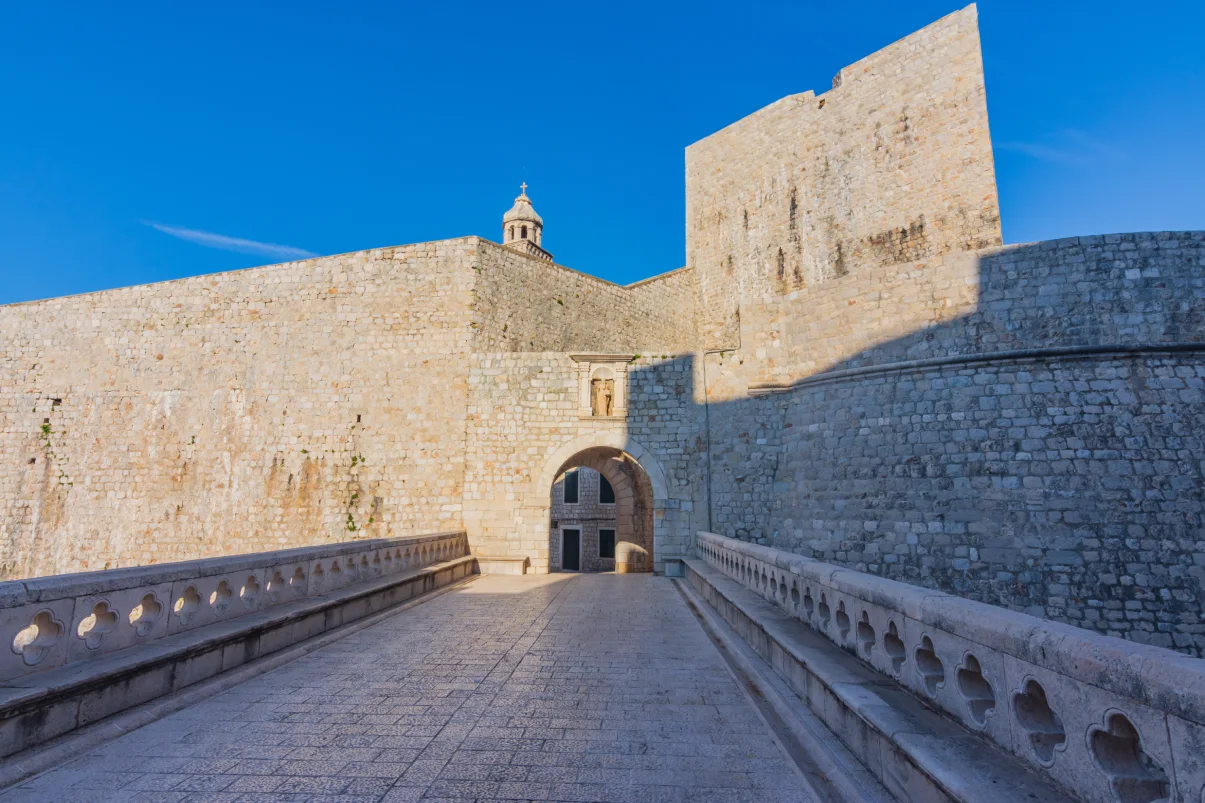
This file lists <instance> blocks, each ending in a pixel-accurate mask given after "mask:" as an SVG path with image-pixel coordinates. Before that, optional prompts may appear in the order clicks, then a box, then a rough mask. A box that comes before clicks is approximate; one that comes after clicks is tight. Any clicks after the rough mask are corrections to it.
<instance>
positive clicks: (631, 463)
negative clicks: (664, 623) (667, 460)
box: [524, 432, 669, 572]
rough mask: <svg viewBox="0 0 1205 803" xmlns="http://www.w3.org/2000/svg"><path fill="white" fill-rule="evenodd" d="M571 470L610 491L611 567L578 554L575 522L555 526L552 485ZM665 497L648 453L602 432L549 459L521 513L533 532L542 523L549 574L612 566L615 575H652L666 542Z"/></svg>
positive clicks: (658, 471)
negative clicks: (591, 474) (587, 473)
mask: <svg viewBox="0 0 1205 803" xmlns="http://www.w3.org/2000/svg"><path fill="white" fill-rule="evenodd" d="M575 468H588V469H592V470H594V471H597V472H598V473H599V474H600V475H601V476H602V477H603V478H605V479H606V481H607V482H608V483H609V484H610V486H611V488H612V490H613V491H614V497H615V503H614V504H615V517H614V518H615V521H614V552H613V555H614V557H613V563H612V562H611V560H612V559H608V558H602V559H595V558H598V557H599V556H597V555H593V554H592V555H590V556H589V557H585V556H583V555H582V554H581V549H582V546H583V542H582V540H581V537H582V532H583V531H582V529H581V526H580V523H579V522H575V521H574V520H573V519H572V518H568V519H563V520H557V521H555V522H554V521H553V519H552V517H551V511H552V496H551V495H552V490H553V485H554V483H555V482H556V481H557V479H558V478H560V477H562V476H563V475H564V474H565V473H566V472H568V471H570V470H572V469H575ZM668 497H669V494H668V485H667V483H666V481H665V473H664V471H662V469H661V465H660V464H659V463H658V462H657V460H656V458H654V457H653V455H652V454H651V453H649V451H648V450H647V449H645V448H644V447H642V446H641V445H640V444H638V443H636V442H635V441H633V440H631V439H630V438H628V437H626V436H624V435H620V434H616V433H601V432H600V433H591V434H588V435H583V436H580V437H578V438H575V439H573V440H571V441H569V442H567V443H565V444H564V445H562V446H561V447H560V448H559V449H557V450H556V451H555V452H554V453H553V454H552V455H550V456H549V457H548V459H547V460H546V461H545V463H544V466H543V468H542V470H541V471H540V473H539V474H538V475H537V476H536V477H535V479H534V481H533V483H532V485H531V486H530V488H529V489H528V492H527V498H526V499H525V500H524V507H525V508H527V511H528V515H530V516H532V517H533V518H535V524H536V526H537V527H540V522H542V531H543V532H545V533H547V534H548V552H547V554H548V556H549V559H548V563H547V565H548V569H549V570H550V571H561V570H570V571H575V570H581V569H583V568H584V569H591V568H594V569H604V570H605V569H610V568H612V566H613V567H614V569H615V571H617V572H651V571H653V570H654V568H655V566H656V561H657V559H658V557H659V555H660V551H661V547H662V545H663V543H664V540H665V538H664V536H665V532H664V530H663V528H664V526H665V522H664V516H663V515H662V511H663V509H664V508H665V506H666V500H667V499H668ZM537 509H538V512H537ZM575 524H577V525H578V526H575ZM566 539H568V548H567V549H566ZM575 539H576V541H575ZM597 544H598V541H597V540H591V541H590V546H591V548H592V549H594V548H597ZM575 548H576V549H575ZM575 551H576V553H577V554H576V556H575V555H574V552H575ZM575 557H576V560H575V559H574V558H575Z"/></svg>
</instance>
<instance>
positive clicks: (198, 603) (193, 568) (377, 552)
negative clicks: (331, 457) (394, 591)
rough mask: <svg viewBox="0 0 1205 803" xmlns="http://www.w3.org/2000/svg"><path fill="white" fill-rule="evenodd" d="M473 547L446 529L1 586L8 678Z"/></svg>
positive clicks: (3, 674)
mask: <svg viewBox="0 0 1205 803" xmlns="http://www.w3.org/2000/svg"><path fill="white" fill-rule="evenodd" d="M467 554H468V548H467V543H466V540H465V534H464V533H463V532H448V533H435V534H431V535H421V536H413V537H402V538H386V539H373V540H365V541H353V542H350V543H341V544H327V545H322V546H313V547H302V548H298V549H287V550H281V551H277V552H263V553H258V554H252V555H235V556H232V557H225V558H211V559H202V560H193V561H186V562H183V563H171V564H164V565H161V566H140V567H137V568H130V569H112V570H107V571H99V572H87V573H83V574H67V575H56V576H51V577H42V578H37V579H32V580H16V581H10V582H5V583H0V633H2V634H3V638H4V639H5V641H6V642H7V643H8V644H9V646H10V649H8V650H0V683H5V682H11V681H12V680H14V679H16V678H21V677H24V676H27V675H31V674H35V673H40V672H45V671H47V670H51V669H55V668H57V667H61V666H64V665H66V664H70V663H75V662H77V661H86V660H88V659H91V658H94V657H98V656H102V655H106V654H109V653H113V652H116V651H118V650H123V649H126V648H129V647H132V646H135V645H139V644H146V643H148V642H154V641H155V640H157V639H161V638H163V637H165V636H170V635H174V634H176V633H181V632H184V631H189V630H194V629H196V628H200V627H204V626H206V625H211V624H215V623H218V622H227V621H230V620H233V619H237V618H239V617H245V616H248V615H250V614H254V613H257V612H260V611H265V610H268V609H270V608H273V607H275V606H278V605H282V604H285V603H289V602H295V601H298V600H302V599H305V598H307V597H313V596H316V595H319V594H329V593H330V592H334V591H337V590H339V589H342V588H344V587H346V586H350V585H353V584H355V583H359V582H361V581H365V580H370V579H373V578H377V577H383V576H386V575H390V574H396V573H399V572H403V571H408V570H412V569H420V568H423V567H426V566H430V565H432V564H435V563H439V562H442V561H446V560H450V559H452V558H455V557H462V556H464V555H467Z"/></svg>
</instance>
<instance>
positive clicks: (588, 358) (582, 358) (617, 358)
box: [569, 354, 636, 363]
mask: <svg viewBox="0 0 1205 803" xmlns="http://www.w3.org/2000/svg"><path fill="white" fill-rule="evenodd" d="M569 359H571V360H573V361H574V362H589V363H601V362H631V361H632V360H634V359H636V355H635V354H570V355H569Z"/></svg>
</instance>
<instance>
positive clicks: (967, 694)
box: [954, 652, 996, 728]
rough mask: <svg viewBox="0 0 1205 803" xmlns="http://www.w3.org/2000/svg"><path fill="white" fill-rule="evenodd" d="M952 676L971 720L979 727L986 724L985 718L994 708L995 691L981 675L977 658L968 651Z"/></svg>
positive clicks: (981, 670)
mask: <svg viewBox="0 0 1205 803" xmlns="http://www.w3.org/2000/svg"><path fill="white" fill-rule="evenodd" d="M954 678H955V680H956V681H957V683H958V692H959V694H961V695H962V699H963V702H965V703H966V706H967V711H968V712H969V713H970V715H971V721H972V722H974V723H975V724H976V725H977V726H979V727H980V728H982V727H984V726H986V725H987V718H988V717H989V716H991V715H992V714H993V713H995V710H996V692H995V691H993V690H992V684H991V683H990V682H989V681H988V679H987V678H986V677H984V676H983V667H982V666H981V665H980V664H979V659H978V658H976V657H975V656H974V655H973V654H971V653H969V652H968V653H967V654H966V658H964V659H963V662H962V666H960V667H958V671H956V672H955V673H954Z"/></svg>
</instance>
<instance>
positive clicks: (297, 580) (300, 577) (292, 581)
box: [289, 566, 306, 597]
mask: <svg viewBox="0 0 1205 803" xmlns="http://www.w3.org/2000/svg"><path fill="white" fill-rule="evenodd" d="M289 588H291V589H293V596H295V597H304V596H305V592H306V582H305V569H303V568H301V567H300V566H298V567H297V569H296V571H294V572H293V576H292V577H290V578H289Z"/></svg>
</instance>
